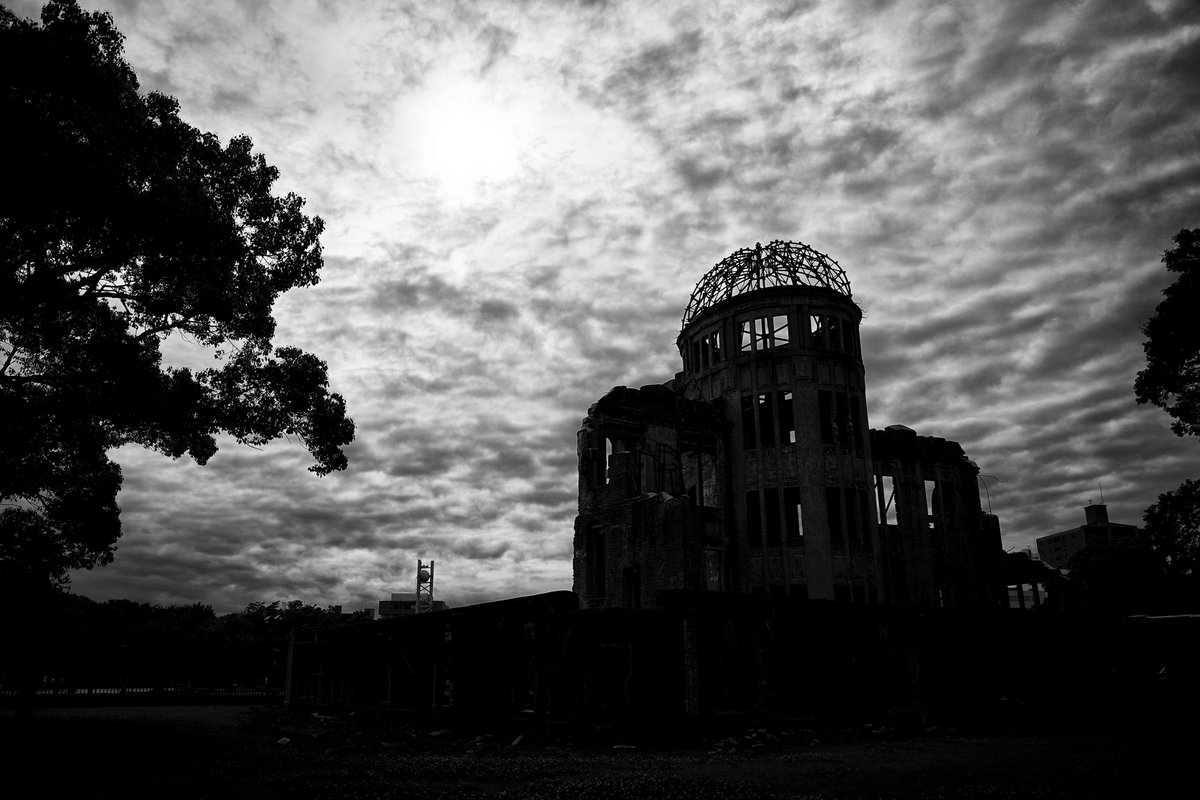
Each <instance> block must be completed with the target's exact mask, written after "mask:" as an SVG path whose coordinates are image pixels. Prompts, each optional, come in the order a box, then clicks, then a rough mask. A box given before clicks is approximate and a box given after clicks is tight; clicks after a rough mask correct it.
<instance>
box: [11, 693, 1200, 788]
mask: <svg viewBox="0 0 1200 800" xmlns="http://www.w3.org/2000/svg"><path fill="white" fill-rule="evenodd" d="M0 734H2V739H0V754H2V755H3V758H4V760H5V761H11V763H9V764H3V773H2V774H4V775H5V776H6V778H7V780H6V781H5V783H6V785H7V786H9V787H26V788H25V789H20V788H18V789H17V791H16V792H15V793H13V792H10V791H9V790H7V789H6V790H5V796H6V797H10V798H13V797H21V796H29V797H71V798H139V797H146V798H150V797H153V798H255V800H274V799H275V798H279V799H280V800H282V799H283V798H288V799H289V800H294V799H295V798H364V799H369V798H405V799H406V800H425V799H426V798H429V799H430V800H434V799H437V798H480V799H482V798H523V799H526V798H528V799H530V800H542V799H543V798H545V799H547V800H548V799H549V798H555V799H558V798H561V799H562V800H567V799H568V798H571V799H572V800H573V799H574V798H581V799H582V800H590V799H591V798H597V799H599V798H639V800H640V799H642V798H687V799H688V800H692V799H695V800H706V799H707V798H713V799H714V800H718V799H720V800H726V798H728V799H729V800H757V799H758V798H771V799H775V798H779V799H782V798H956V797H978V798H1021V799H1022V800H1036V799H1037V798H1059V797H1064V798H1076V797H1078V798H1095V797H1155V798H1161V797H1188V798H1192V797H1196V796H1197V787H1198V786H1200V757H1197V753H1200V748H1197V744H1200V742H1198V741H1197V740H1196V739H1195V738H1192V737H1190V736H1185V735H1180V734H1173V735H1169V736H1168V735H1161V734H1157V733H1155V731H1153V730H1140V731H1122V732H1111V731H1109V732H1105V731H1098V730H1094V729H1092V730H1061V731H1050V732H1046V731H1042V732H1005V733H997V732H983V731H956V730H938V729H929V730H926V731H922V732H905V733H899V732H894V731H888V730H886V729H881V728H869V727H867V728H859V729H855V730H849V731H847V730H843V731H837V732H833V731H828V730H825V731H815V730H810V729H805V728H803V727H801V726H798V725H795V724H793V725H790V726H789V725H785V726H780V725H772V726H770V727H749V728H746V727H738V728H733V729H726V730H724V731H722V732H721V733H720V734H714V735H704V734H702V733H700V732H695V733H694V734H693V735H692V737H691V739H690V740H689V741H687V742H676V743H674V745H673V746H666V745H665V744H664V743H662V742H657V743H652V742H646V741H643V742H639V743H634V742H630V741H623V740H620V739H616V738H614V737H613V735H612V734H605V733H604V732H597V733H595V734H593V735H589V736H587V737H586V740H585V739H583V738H570V737H567V736H560V737H557V738H555V739H547V738H545V737H539V736H536V735H534V734H532V733H526V734H524V735H521V734H520V733H519V732H518V731H517V730H514V729H508V730H502V729H493V730H490V731H485V730H473V729H468V728H463V727H459V728H456V729H453V730H450V729H433V728H430V727H429V726H427V725H420V724H415V723H411V722H407V723H406V722H402V721H398V720H396V719H388V720H384V719H382V718H378V717H369V716H363V715H358V714H356V715H347V716H336V717H335V716H326V715H320V714H312V713H299V712H290V711H288V710H286V709H284V708H282V707H255V708H246V707H230V706H221V707H203V706H194V707H174V708H120V709H96V708H92V709H55V710H48V711H45V712H39V713H38V715H37V716H36V718H35V719H34V721H33V724H32V726H31V727H28V728H21V727H20V726H18V724H17V723H16V721H15V720H14V719H13V718H12V714H11V712H6V713H3V714H2V715H0ZM518 736H520V738H519V739H518Z"/></svg>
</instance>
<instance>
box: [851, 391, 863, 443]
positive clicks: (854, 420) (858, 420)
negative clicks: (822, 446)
mask: <svg viewBox="0 0 1200 800" xmlns="http://www.w3.org/2000/svg"><path fill="white" fill-rule="evenodd" d="M847 399H848V400H849V404H850V423H849V430H848V431H847V435H848V436H849V437H850V438H851V439H852V440H853V441H854V450H855V452H856V453H858V454H859V455H862V451H863V436H862V411H861V410H860V409H859V402H858V398H857V397H855V396H853V395H848V396H847Z"/></svg>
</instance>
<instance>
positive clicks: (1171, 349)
mask: <svg viewBox="0 0 1200 800" xmlns="http://www.w3.org/2000/svg"><path fill="white" fill-rule="evenodd" d="M1173 241H1174V242H1175V246H1174V247H1173V248H1171V249H1170V250H1167V251H1165V252H1164V253H1163V257H1162V261H1163V263H1164V264H1166V266H1167V269H1168V270H1170V271H1171V272H1175V273H1178V275H1179V277H1178V278H1176V279H1175V282H1174V283H1172V284H1171V285H1170V286H1168V287H1167V288H1166V289H1164V290H1163V300H1162V302H1160V303H1159V304H1158V306H1157V307H1156V308H1155V309H1154V314H1153V315H1152V316H1151V317H1150V319H1149V320H1148V321H1147V322H1146V324H1145V325H1143V326H1142V333H1144V334H1145V335H1146V341H1145V343H1144V344H1143V349H1144V350H1145V352H1146V368H1145V369H1144V370H1142V371H1141V372H1139V373H1138V374H1137V379H1136V380H1135V381H1134V392H1135V394H1136V395H1137V400H1138V402H1139V403H1153V404H1154V405H1156V406H1158V407H1160V408H1162V409H1163V410H1165V411H1166V412H1167V413H1168V414H1170V415H1171V416H1172V417H1173V418H1174V420H1175V421H1174V422H1172V423H1171V430H1172V431H1173V432H1174V433H1175V435H1177V436H1200V325H1197V324H1196V319H1195V317H1196V308H1197V306H1200V228H1193V229H1191V230H1188V229H1184V230H1181V231H1180V232H1179V233H1177V234H1175V236H1174V237H1173ZM1144 519H1145V522H1146V532H1147V534H1149V538H1150V540H1151V542H1153V546H1154V550H1155V552H1156V554H1157V555H1158V557H1159V558H1160V559H1161V561H1162V564H1163V573H1164V578H1165V585H1164V591H1165V592H1166V594H1167V597H1168V598H1169V599H1168V602H1169V603H1170V606H1171V608H1172V609H1174V610H1190V611H1197V610H1200V483H1198V482H1197V481H1194V480H1187V481H1184V482H1183V483H1182V484H1181V485H1180V486H1179V488H1178V489H1176V490H1175V491H1174V492H1166V493H1165V494H1161V495H1159V496H1158V502H1157V503H1155V504H1154V505H1152V506H1150V507H1149V508H1148V509H1146V513H1145V517H1144Z"/></svg>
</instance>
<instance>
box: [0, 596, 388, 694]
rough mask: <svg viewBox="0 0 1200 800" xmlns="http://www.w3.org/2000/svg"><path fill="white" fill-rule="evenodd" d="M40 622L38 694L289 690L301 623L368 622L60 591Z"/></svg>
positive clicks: (307, 610)
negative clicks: (290, 659)
mask: <svg viewBox="0 0 1200 800" xmlns="http://www.w3.org/2000/svg"><path fill="white" fill-rule="evenodd" d="M39 611H40V613H39V614H38V617H39V619H38V620H36V622H35V624H34V626H33V627H34V639H35V647H34V648H33V652H32V653H31V654H30V655H32V657H33V658H34V660H35V662H36V664H35V665H34V670H35V673H34V674H35V675H36V679H35V680H36V681H37V682H38V683H39V684H40V685H39V687H38V688H41V689H47V688H62V689H64V690H69V689H73V688H86V687H130V688H133V687H140V688H145V687H150V688H161V689H166V688H181V689H182V688H187V687H191V688H211V687H231V686H243V687H272V688H280V689H281V688H283V683H284V678H285V675H286V671H287V656H288V639H289V635H290V633H291V631H292V629H293V628H294V627H296V626H299V627H303V628H318V629H319V628H331V627H335V626H339V625H346V624H352V623H358V622H365V621H367V620H368V619H369V617H368V616H367V615H366V613H365V612H356V613H353V614H342V613H340V610H339V609H338V608H337V607H332V606H331V607H327V608H321V607H319V606H313V605H306V604H304V603H302V602H300V601H298V600H296V601H292V602H290V603H278V602H275V603H269V604H268V603H251V604H250V605H248V606H246V609H245V610H244V611H240V612H237V613H233V614H224V615H220V616H218V615H217V614H216V613H214V612H213V609H212V607H211V606H208V605H204V604H202V603H192V604H189V605H170V606H160V605H153V604H150V603H136V602H133V601H130V600H109V601H107V602H103V603H100V602H95V601H93V600H90V599H88V598H87V597H83V596H81V595H77V594H68V593H65V592H54V593H52V595H51V596H50V599H49V602H48V604H47V606H43V607H42V608H41V609H39ZM2 650H3V654H2V655H0V677H2V678H3V682H4V684H5V685H8V684H10V683H11V681H12V679H13V677H14V675H15V673H16V671H17V663H16V662H15V661H14V659H15V658H16V656H17V654H16V653H15V652H13V651H12V650H9V649H2Z"/></svg>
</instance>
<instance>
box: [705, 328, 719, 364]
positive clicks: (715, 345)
mask: <svg viewBox="0 0 1200 800" xmlns="http://www.w3.org/2000/svg"><path fill="white" fill-rule="evenodd" d="M708 338H709V343H710V345H711V347H712V360H713V363H714V364H716V363H717V362H718V361H720V360H721V332H720V331H713V333H712V335H711V336H709V337H708Z"/></svg>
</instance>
